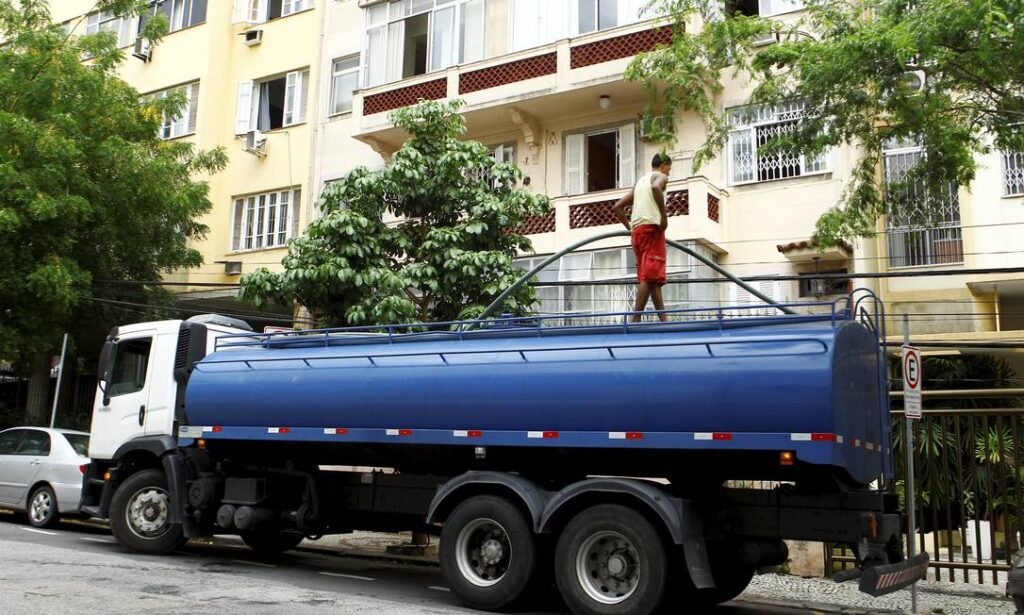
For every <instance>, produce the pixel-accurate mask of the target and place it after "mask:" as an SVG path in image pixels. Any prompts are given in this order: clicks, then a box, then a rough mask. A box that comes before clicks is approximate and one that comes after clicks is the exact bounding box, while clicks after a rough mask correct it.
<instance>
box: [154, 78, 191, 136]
mask: <svg viewBox="0 0 1024 615" xmlns="http://www.w3.org/2000/svg"><path fill="white" fill-rule="evenodd" d="M172 92H182V93H184V95H185V107H184V108H183V109H182V110H181V113H180V114H179V115H178V116H177V117H168V116H167V115H165V116H164V121H163V124H162V125H161V126H160V138H161V139H174V138H176V137H182V136H185V135H190V134H193V133H194V132H195V131H196V117H197V116H198V112H199V83H198V82H196V83H190V84H188V85H183V86H181V87H178V88H171V89H170V90H164V91H163V92H158V93H156V94H154V95H153V96H154V98H166V97H167V95H168V94H170V93H172Z"/></svg>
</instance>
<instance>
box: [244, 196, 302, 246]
mask: <svg viewBox="0 0 1024 615" xmlns="http://www.w3.org/2000/svg"><path fill="white" fill-rule="evenodd" d="M233 201H234V205H233V215H232V220H233V225H232V229H233V230H232V237H231V251H232V252H252V251H256V250H277V249H280V248H283V247H285V246H286V245H287V243H288V240H289V239H291V238H292V237H293V236H294V233H295V230H296V229H297V224H296V222H297V220H298V216H299V207H300V205H301V201H302V190H301V188H286V189H284V190H273V191H271V192H263V193H259V194H247V195H243V196H237V197H235V198H234V199H233ZM282 212H284V217H282V216H281V213H282Z"/></svg>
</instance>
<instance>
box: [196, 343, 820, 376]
mask: <svg viewBox="0 0 1024 615" xmlns="http://www.w3.org/2000/svg"><path fill="white" fill-rule="evenodd" d="M807 342H810V343H812V344H819V345H820V346H821V347H822V350H821V353H820V354H824V353H826V352H828V347H829V345H828V344H827V343H826V342H825V341H823V340H821V339H820V338H816V337H808V336H793V337H782V338H779V337H772V338H768V339H763V338H760V337H754V336H751V337H746V338H735V339H722V340H714V341H707V340H702V341H696V340H694V341H681V342H667V343H665V342H659V343H654V344H639V343H634V344H594V345H587V346H558V347H554V348H549V347H542V348H520V349H495V348H486V349H472V350H440V351H438V350H430V351H420V352H402V353H397V354H391V353H388V354H380V353H366V354H363V353H360V354H355V355H348V356H343V357H333V356H332V357H314V356H307V357H294V356H289V357H281V356H274V357H259V358H252V357H247V358H238V359H234V358H218V359H205V360H203V361H201V362H200V363H197V364H196V369H199V370H200V371H202V370H201V368H202V367H203V366H205V365H214V364H217V365H219V364H230V363H242V364H245V366H246V367H248V368H250V369H252V365H251V364H252V363H272V362H283V361H301V362H303V363H304V364H305V365H306V367H310V368H312V367H313V365H311V364H310V361H338V360H345V359H366V360H367V361H369V364H370V365H372V366H374V367H379V365H378V363H377V362H375V361H374V359H378V360H379V359H395V358H408V357H430V356H437V357H438V358H440V359H441V362H442V364H444V365H449V363H448V360H447V359H446V358H445V356H446V355H447V356H467V355H482V354H486V355H497V354H508V355H519V358H521V359H522V360H523V361H524V362H527V363H529V359H527V358H526V354H527V353H546V352H569V351H585V350H603V351H605V352H607V353H608V356H609V357H610V358H612V359H615V360H619V359H620V357H618V356H616V355H615V351H616V350H628V349H631V348H644V349H648V350H649V349H656V348H675V347H686V346H704V347H705V350H706V351H707V357H697V356H694V357H692V358H711V359H714V358H721V357H719V356H717V355H715V353H714V349H713V348H712V347H713V346H739V345H752V344H780V343H807ZM807 354H819V353H817V352H815V353H810V352H781V353H771V355H770V356H773V357H787V356H799V355H807ZM729 356H730V357H731V356H733V355H729Z"/></svg>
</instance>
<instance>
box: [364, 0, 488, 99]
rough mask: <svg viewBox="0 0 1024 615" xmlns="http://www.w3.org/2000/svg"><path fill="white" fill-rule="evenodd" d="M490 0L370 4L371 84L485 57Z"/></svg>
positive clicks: (368, 68)
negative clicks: (488, 4) (487, 10)
mask: <svg viewBox="0 0 1024 615" xmlns="http://www.w3.org/2000/svg"><path fill="white" fill-rule="evenodd" d="M486 8H487V2H486V0H393V1H392V2H385V3H382V4H377V5H374V6H371V7H369V8H367V9H366V58H367V59H366V83H367V84H368V85H370V86H374V85H380V84H381V83H387V82H390V81H398V80H400V79H405V78H407V77H412V76H413V75H422V74H423V73H426V72H427V71H428V70H429V71H435V70H441V69H444V68H447V67H449V66H453V65H455V64H460V63H465V62H475V61H477V60H480V59H483V57H484V34H485V32H486V29H487V21H486Z"/></svg>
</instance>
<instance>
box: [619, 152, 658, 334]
mask: <svg viewBox="0 0 1024 615" xmlns="http://www.w3.org/2000/svg"><path fill="white" fill-rule="evenodd" d="M671 171H672V159H671V158H669V157H668V156H666V155H665V154H655V155H654V159H653V160H651V172H650V173H647V174H646V175H644V176H642V177H641V178H640V179H639V180H638V181H637V182H636V187H634V188H633V191H632V192H630V193H628V194H626V196H624V197H622V198H621V199H619V200H618V201H617V202H616V203H615V207H614V209H615V215H616V216H617V217H618V218H619V220H620V221H621V222H622V224H623V225H625V227H626V230H628V231H630V233H631V234H632V237H633V253H634V254H636V279H637V287H636V304H635V305H634V306H633V311H634V312H637V313H636V314H633V315H632V316H630V318H629V320H630V322H640V312H642V311H644V309H646V308H647V300H648V298H650V299H651V300H652V301H653V302H654V309H656V310H658V319H659V320H661V321H662V322H666V321H668V315H667V314H665V311H664V310H665V300H664V299H663V298H662V296H661V287H662V286H664V285H665V250H666V245H665V229H667V228H668V215H667V214H666V213H665V188H666V187H667V186H668V175H669V173H670V172H671ZM630 205H632V206H633V211H632V215H630V216H628V217H627V216H626V208H627V207H629V206H630Z"/></svg>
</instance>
